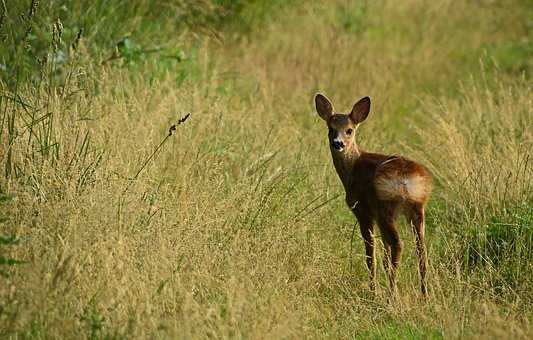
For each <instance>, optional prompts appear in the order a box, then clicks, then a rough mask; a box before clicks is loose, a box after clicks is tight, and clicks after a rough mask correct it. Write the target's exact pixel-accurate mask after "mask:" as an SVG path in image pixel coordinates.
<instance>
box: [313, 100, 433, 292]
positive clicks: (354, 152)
mask: <svg viewBox="0 0 533 340" xmlns="http://www.w3.org/2000/svg"><path fill="white" fill-rule="evenodd" d="M315 105H316V111H317V113H318V115H319V116H320V118H322V119H323V120H324V121H325V122H326V124H327V127H328V141H329V147H330V150H331V156H332V158H333V165H334V167H335V170H336V172H337V174H338V175H339V178H340V180H341V182H342V185H343V187H344V190H345V192H346V204H347V205H348V207H349V208H350V210H351V211H352V213H353V214H354V215H355V218H356V219H357V221H358V224H359V228H360V231H361V235H362V238H363V241H364V245H365V252H366V265H367V267H368V271H369V275H370V290H371V291H372V292H375V287H376V261H375V245H374V222H376V223H377V225H378V227H379V231H380V234H381V239H382V241H383V245H384V258H383V266H384V269H385V272H386V273H387V275H388V279H389V289H390V292H391V295H392V297H393V298H394V297H395V296H397V294H398V289H397V283H396V280H397V273H398V266H399V264H400V258H401V254H402V248H403V243H402V240H400V235H399V232H398V228H397V219H398V216H399V215H401V214H403V215H404V216H405V217H406V219H407V221H408V222H409V223H410V224H411V226H412V229H413V231H414V234H415V239H416V253H417V256H418V267H419V268H418V269H419V272H420V282H421V290H422V294H423V296H424V297H426V296H427V282H426V270H427V253H426V246H425V241H424V233H425V231H424V229H425V227H424V223H425V215H424V208H425V205H426V203H427V202H428V199H429V196H430V193H431V188H432V179H431V175H430V174H429V172H428V170H427V169H426V168H425V167H424V166H422V165H421V164H418V163H416V162H414V161H412V160H410V159H407V158H405V157H403V156H396V155H393V156H387V155H382V154H378V153H370V152H366V151H363V150H362V149H361V148H359V146H358V145H357V143H356V138H355V137H356V131H357V128H358V127H359V125H360V124H361V123H362V122H363V121H364V120H365V119H366V118H367V116H368V114H369V113H370V98H369V97H364V98H362V99H360V100H359V101H357V102H356V103H355V104H354V105H353V107H352V110H351V112H350V113H349V114H343V113H336V112H334V111H333V105H332V103H331V101H330V100H329V99H328V98H327V97H326V96H325V95H323V94H320V93H318V94H316V95H315Z"/></svg>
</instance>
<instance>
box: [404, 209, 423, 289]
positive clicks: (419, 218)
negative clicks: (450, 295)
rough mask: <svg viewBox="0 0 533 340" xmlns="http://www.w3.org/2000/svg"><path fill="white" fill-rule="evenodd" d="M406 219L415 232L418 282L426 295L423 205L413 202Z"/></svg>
mask: <svg viewBox="0 0 533 340" xmlns="http://www.w3.org/2000/svg"><path fill="white" fill-rule="evenodd" d="M407 217H408V220H409V222H410V224H411V226H412V227H413V232H414V233H415V238H416V254H417V256H418V269H419V271H420V284H421V289H422V294H423V295H424V296H427V281H426V270H427V253H426V245H425V240H424V238H425V237H424V234H425V230H424V229H425V227H424V221H425V214H424V206H423V205H421V204H415V205H414V206H413V207H412V208H411V210H410V211H409V215H408V216H407Z"/></svg>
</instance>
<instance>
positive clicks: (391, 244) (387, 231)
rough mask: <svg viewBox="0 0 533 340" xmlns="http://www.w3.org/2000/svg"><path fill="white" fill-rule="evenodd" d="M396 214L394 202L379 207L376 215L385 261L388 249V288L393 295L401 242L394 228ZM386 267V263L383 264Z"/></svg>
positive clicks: (395, 287)
mask: <svg viewBox="0 0 533 340" xmlns="http://www.w3.org/2000/svg"><path fill="white" fill-rule="evenodd" d="M397 216H398V205H397V204H395V203H388V204H386V205H384V206H383V207H382V209H380V212H379V215H378V222H379V228H380V231H381V236H382V238H383V241H384V242H383V243H384V245H385V261H388V259H389V254H388V253H389V249H390V268H389V270H388V275H389V284H390V290H391V293H392V295H393V296H395V295H397V291H398V288H397V286H396V276H397V272H398V266H399V264H400V259H401V255H402V248H403V244H402V241H401V240H400V235H399V233H398V230H397V228H396V218H397ZM385 266H386V267H387V268H388V267H389V265H388V263H387V264H385Z"/></svg>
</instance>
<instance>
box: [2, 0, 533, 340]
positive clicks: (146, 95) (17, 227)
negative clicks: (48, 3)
mask: <svg viewBox="0 0 533 340" xmlns="http://www.w3.org/2000/svg"><path fill="white" fill-rule="evenodd" d="M206 3H207V2H206ZM520 6H523V7H525V8H526V9H528V7H527V6H526V5H525V4H522V3H520V2H519V1H516V2H514V3H513V5H512V6H511V5H510V6H508V7H506V8H502V7H500V6H499V5H498V4H494V3H492V2H486V1H481V2H476V3H471V2H461V3H459V4H457V3H456V2H452V1H446V0H443V1H438V2H435V3H429V2H422V1H407V2H401V3H400V2H392V1H382V2H381V1H380V2H376V3H372V4H370V3H367V4H366V5H365V6H360V5H354V4H351V2H349V1H341V0H340V1H335V3H334V4H330V3H329V2H327V3H324V4H316V5H312V6H311V5H307V4H300V3H296V4H293V5H291V6H289V8H287V9H286V10H287V12H286V13H285V12H284V13H283V14H279V15H278V16H275V17H274V18H269V19H265V20H266V22H265V24H264V25H263V26H261V27H260V28H257V29H255V30H252V32H249V33H248V35H246V36H244V37H243V38H242V39H236V40H234V39H230V38H227V41H226V42H225V44H221V43H220V41H219V39H220V36H217V37H216V38H215V39H208V38H202V40H201V42H198V41H196V42H195V43H192V42H191V43H190V48H191V50H194V53H193V52H191V55H190V60H189V61H187V62H186V63H178V64H171V66H169V67H167V68H163V67H162V66H160V65H159V63H158V60H152V59H145V60H140V61H139V60H134V62H131V63H128V61H126V60H118V61H117V62H116V63H107V64H104V65H100V63H99V62H98V63H95V62H93V58H94V56H92V55H91V54H90V53H89V51H90V50H91V46H87V45H88V44H89V43H90V41H88V42H87V43H85V44H87V45H84V43H83V42H82V45H81V46H80V48H79V50H78V52H77V53H78V54H77V57H76V59H74V60H71V61H70V62H71V64H70V65H68V67H65V68H63V69H62V70H64V73H62V74H59V75H58V77H57V79H69V83H67V85H68V86H61V85H62V84H63V85H64V84H65V83H61V81H60V80H57V79H56V78H50V79H49V80H47V81H44V82H42V83H40V84H37V85H36V84H35V83H30V82H28V83H24V84H20V86H19V88H18V89H17V91H16V92H15V91H13V89H12V88H9V87H8V86H7V85H2V88H0V89H1V91H2V93H3V97H2V101H1V102H0V109H2V111H3V112H4V120H3V122H7V118H9V117H12V118H13V124H12V125H13V126H14V127H15V128H14V129H13V130H10V128H9V126H10V125H9V124H8V123H3V125H2V135H1V143H2V144H0V147H1V148H2V150H3V154H4V155H5V156H3V158H2V163H1V164H2V167H3V168H4V169H8V170H9V171H11V172H10V173H9V175H8V176H3V177H2V179H0V189H1V193H2V196H1V198H2V203H1V204H2V205H0V212H1V216H0V217H2V218H3V219H2V225H1V228H2V229H1V230H2V233H3V234H6V235H17V237H18V239H19V243H18V244H17V245H10V246H4V245H0V247H1V248H0V255H2V254H4V255H6V256H8V257H9V258H15V259H21V260H24V261H25V262H26V263H25V264H20V265H16V266H12V267H10V268H9V269H8V272H9V277H6V278H3V277H0V280H2V281H0V282H2V284H1V285H0V297H1V298H0V301H2V302H0V329H1V330H2V336H7V337H12V338H17V337H21V338H65V337H66V338H82V337H87V338H106V337H107V338H123V337H125V338H187V339H189V338H207V337H214V338H304V337H310V338H353V337H363V338H398V337H400V338H426V337H430V338H463V337H468V338H485V337H495V338H504V337H513V338H529V337H531V335H532V334H533V329H532V326H531V321H532V320H531V316H532V315H531V306H532V303H533V301H532V296H531V290H532V288H533V286H532V282H531V276H530V275H528V274H529V273H530V272H531V269H533V268H532V267H531V264H532V263H533V262H532V249H531V248H532V244H533V243H532V232H531V223H532V220H533V217H532V214H531V205H532V203H533V202H532V201H533V197H532V194H531V192H532V190H531V189H532V188H531V185H532V175H531V174H532V171H531V170H532V169H531V164H532V163H531V160H530V159H531V150H532V146H533V145H532V144H533V135H532V131H531V126H533V125H532V121H531V120H532V116H531V112H532V111H533V110H532V109H533V107H532V102H533V94H532V93H531V81H530V80H529V74H527V72H529V69H527V70H526V71H525V73H524V74H525V75H517V74H516V72H515V70H514V69H513V68H512V67H510V68H508V67H507V66H509V65H507V64H505V62H504V61H502V60H496V64H499V68H498V67H496V66H495V63H493V60H491V58H492V57H494V55H493V54H491V53H490V51H491V49H495V50H497V51H500V50H499V48H500V47H501V48H504V47H506V46H508V45H507V44H509V43H510V42H514V41H517V40H519V39H529V40H530V39H531V38H530V37H529V36H527V35H524V34H523V27H522V26H521V24H522V23H523V22H524V19H523V18H524V14H523V13H522V14H521V8H522V7H520ZM474 12H475V13H476V15H471V14H472V13H474ZM526 18H527V17H526ZM502 22H505V23H506V25H505V29H497V30H495V27H498V28H501V27H502V26H501V25H500V24H499V23H502ZM162 26H163V27H164V25H162ZM169 27H172V26H171V25H170V26H169ZM228 35H229V33H228ZM168 44H169V45H170V44H171V42H169V43H168ZM187 46H189V45H187ZM99 60H100V59H99ZM99 60H98V61H99ZM480 60H481V61H482V64H483V65H485V66H484V67H485V68H483V67H482V66H480V65H479V64H480V63H479V62H480ZM512 60H513V62H514V61H515V59H512ZM511 64H512V63H511ZM511 66H512V65H511ZM184 68H186V71H187V72H188V73H187V78H186V79H185V81H183V80H182V78H180V77H181V76H180V72H183V70H184ZM68 70H71V73H68ZM62 72H63V71H62ZM58 73H59V72H58ZM69 74H70V76H68V75H69ZM154 75H157V76H154ZM54 79H56V80H55V81H57V82H58V83H53V82H54ZM3 84H7V81H5V82H3ZM65 89H66V90H65ZM319 89H320V90H321V91H324V92H325V93H327V94H328V95H329V96H330V97H331V98H332V99H333V100H334V102H335V103H339V105H342V107H339V108H338V109H340V110H347V109H348V108H349V107H351V105H352V104H353V101H354V100H356V99H358V98H359V97H360V96H363V95H370V96H372V99H373V103H375V105H374V106H373V109H372V112H371V114H370V116H369V120H368V123H365V125H364V126H363V127H361V129H360V130H359V131H361V136H359V140H360V144H361V145H362V147H363V148H365V149H368V150H372V151H381V152H388V153H398V152H401V153H403V154H406V155H408V156H410V157H413V158H416V159H417V160H419V161H421V162H422V163H424V164H426V165H428V167H429V168H430V169H431V170H432V173H433V174H434V176H435V178H436V183H437V187H436V191H435V194H434V196H433V200H432V201H431V202H430V205H429V208H428V226H427V228H428V235H427V239H428V241H427V242H428V246H429V256H430V273H431V274H430V279H429V282H430V296H431V299H430V303H428V304H425V303H423V302H422V301H421V299H420V294H419V292H418V273H417V269H416V265H415V264H416V256H415V253H414V245H413V243H414V242H413V237H412V235H411V233H410V231H409V230H408V228H407V226H405V225H404V226H403V228H402V236H403V239H404V240H406V252H405V256H404V258H403V262H402V266H401V268H400V279H399V288H400V292H401V302H400V303H399V304H398V305H391V304H389V303H388V301H387V294H386V284H385V282H386V280H385V278H384V273H383V271H382V270H381V271H380V270H378V272H379V274H378V275H379V279H380V283H381V285H380V286H381V287H380V289H379V291H378V294H377V296H372V294H371V293H370V292H369V291H368V290H367V273H366V269H365V265H364V259H363V252H362V250H361V249H362V241H361V240H359V238H357V240H356V245H355V250H354V252H351V251H350V237H351V232H352V227H353V223H354V219H353V217H352V216H351V215H350V213H349V211H348V209H346V207H345V206H344V202H343V197H342V194H343V192H342V187H341V185H340V181H339V180H338V178H337V177H336V174H335V172H334V169H333V166H332V164H331V160H330V155H329V151H328V148H327V145H326V136H325V134H326V132H325V127H324V126H323V125H322V123H321V121H320V119H319V118H318V116H317V115H316V114H315V113H314V109H313V106H312V96H313V94H314V93H315V91H317V90H319ZM14 94H17V95H18V96H20V98H21V99H20V100H23V101H25V102H26V103H27V104H28V106H27V107H26V109H25V108H24V107H23V106H22V105H20V104H16V101H15V100H12V99H7V98H8V97H9V98H16V97H15V96H14ZM43 107H44V109H41V108H43ZM32 108H39V110H37V109H35V110H34V109H32ZM186 112H191V113H192V115H191V117H190V119H189V120H188V121H187V122H186V123H185V124H184V125H180V126H179V128H178V130H177V133H176V135H175V136H173V137H172V138H171V139H169V141H168V142H166V144H165V145H164V146H163V148H162V151H161V152H159V153H158V154H157V156H156V157H155V158H154V160H153V161H152V162H150V163H149V164H148V166H147V168H146V169H144V170H143V172H141V174H140V176H139V177H138V178H137V179H136V180H135V181H134V182H132V184H131V186H130V187H129V189H128V190H127V191H125V190H124V189H125V188H126V187H127V186H128V183H129V179H130V178H131V177H132V176H133V175H135V173H136V172H137V170H138V169H139V167H140V166H141V165H142V164H143V162H144V160H145V159H146V158H147V157H148V156H149V155H150V154H151V153H152V152H153V150H154V148H155V147H156V146H157V145H158V143H159V142H160V141H161V139H162V138H164V136H165V135H166V134H167V131H168V127H169V126H170V125H171V124H172V123H175V122H176V121H177V119H178V118H179V117H181V116H183V114H184V113H186ZM46 113H50V114H47V115H44V116H43V114H46ZM6 117H7V118H6ZM35 117H44V118H43V119H42V120H37V119H36V118H35ZM27 126H31V127H32V129H33V130H32V131H34V132H33V134H30V132H29V129H28V128H27ZM25 127H26V128H25ZM15 130H16V131H17V132H16V133H14V132H13V131H15ZM10 131H11V132H10ZM87 131H88V132H89V135H88V136H90V139H89V140H88V141H87V139H86V138H85V137H84V136H85V133H86V132H87ZM87 138H89V137H87ZM43 145H44V146H46V152H45V151H43ZM55 145H57V146H55ZM48 150H50V152H47V151H48ZM8 153H10V155H11V156H9V157H7V154H8Z"/></svg>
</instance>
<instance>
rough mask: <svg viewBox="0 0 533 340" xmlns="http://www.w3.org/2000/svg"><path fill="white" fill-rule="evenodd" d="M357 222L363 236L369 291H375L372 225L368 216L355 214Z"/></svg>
mask: <svg viewBox="0 0 533 340" xmlns="http://www.w3.org/2000/svg"><path fill="white" fill-rule="evenodd" d="M355 216H356V217H357V220H358V222H359V228H360V229H361V235H362V236H363V241H364V242H365V252H366V265H367V267H368V272H369V276H370V290H371V291H375V289H376V257H375V250H374V248H375V247H374V237H373V236H374V235H373V233H374V225H373V224H372V219H371V218H370V216H368V215H366V214H362V213H355Z"/></svg>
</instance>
